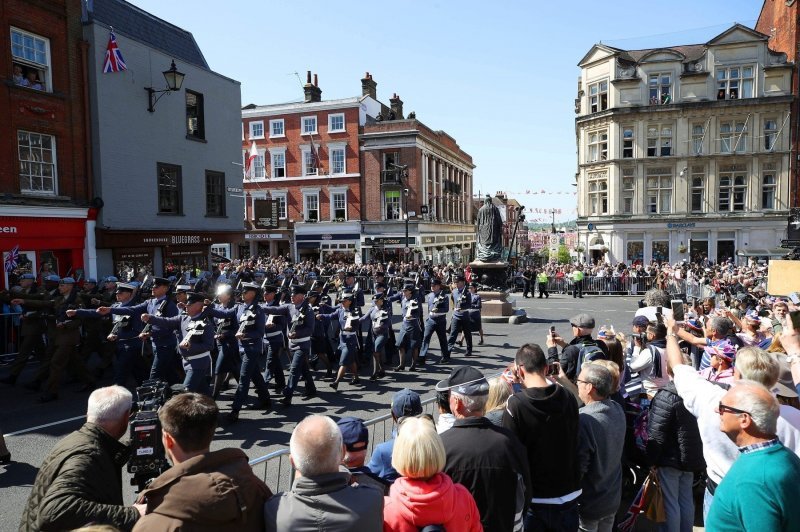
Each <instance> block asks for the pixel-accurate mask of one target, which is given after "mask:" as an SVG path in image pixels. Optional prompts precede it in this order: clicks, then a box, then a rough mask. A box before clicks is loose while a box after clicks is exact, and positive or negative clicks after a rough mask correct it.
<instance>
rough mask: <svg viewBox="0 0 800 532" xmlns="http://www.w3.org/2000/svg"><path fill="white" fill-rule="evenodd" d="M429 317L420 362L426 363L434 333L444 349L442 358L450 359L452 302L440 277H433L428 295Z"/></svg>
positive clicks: (426, 321) (422, 364)
mask: <svg viewBox="0 0 800 532" xmlns="http://www.w3.org/2000/svg"><path fill="white" fill-rule="evenodd" d="M427 304H428V319H426V320H425V334H424V335H423V337H422V349H420V352H419V364H420V365H421V366H424V365H425V357H426V356H427V354H428V348H429V346H430V343H431V337H432V336H433V333H436V337H437V338H438V339H439V349H441V350H442V358H443V359H445V360H449V359H450V350H449V349H448V346H447V312H448V311H449V310H450V302H449V301H448V298H447V294H445V293H444V290H442V281H441V280H440V279H438V278H434V279H431V292H430V293H429V294H428V296H427Z"/></svg>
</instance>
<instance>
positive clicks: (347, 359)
mask: <svg viewBox="0 0 800 532" xmlns="http://www.w3.org/2000/svg"><path fill="white" fill-rule="evenodd" d="M353 299H354V295H353V294H352V293H350V292H342V293H341V294H340V296H339V306H337V307H336V308H335V309H334V310H333V311H332V312H328V313H320V314H318V315H317V320H320V321H322V322H323V323H326V322H328V321H330V320H336V321H338V322H339V352H340V353H341V354H340V355H339V357H340V358H339V371H338V372H337V373H336V378H335V379H334V381H333V382H332V383H331V388H333V389H334V390H336V389H337V388H338V387H339V382H340V381H341V380H342V379H344V375H345V373H346V371H347V370H348V369H349V370H350V372H351V373H352V374H353V379H352V380H351V381H350V384H351V385H353V386H356V385H358V384H361V379H359V378H358V367H357V365H356V356H357V353H358V339H357V338H356V335H357V331H358V330H359V329H360V328H361V323H362V321H364V318H365V316H362V315H361V313H360V312H359V310H358V307H356V306H355V305H354V303H353ZM366 318H367V319H369V318H368V317H366Z"/></svg>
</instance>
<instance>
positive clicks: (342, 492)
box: [264, 415, 383, 532]
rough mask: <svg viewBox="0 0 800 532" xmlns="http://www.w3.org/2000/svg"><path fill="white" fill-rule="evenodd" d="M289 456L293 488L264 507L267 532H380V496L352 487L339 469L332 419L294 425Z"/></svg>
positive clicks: (339, 445)
mask: <svg viewBox="0 0 800 532" xmlns="http://www.w3.org/2000/svg"><path fill="white" fill-rule="evenodd" d="M289 452H290V456H291V460H292V465H293V466H294V468H295V469H296V473H295V481H294V485H293V486H292V489H291V491H288V492H284V493H279V494H278V495H276V496H275V497H273V498H272V499H270V500H269V501H267V504H266V505H265V506H264V516H265V521H266V530H267V532H278V531H280V532H283V531H286V532H289V531H292V532H296V531H312V530H325V531H326V532H336V531H350V530H364V531H367V530H380V527H381V521H382V514H383V493H382V492H380V491H378V490H376V489H374V488H371V487H366V486H360V485H359V486H351V485H350V473H347V472H342V471H340V470H339V466H340V464H341V463H342V458H343V457H344V454H345V453H344V445H343V442H342V433H341V432H340V431H339V427H338V426H337V425H336V423H334V422H333V420H332V419H331V418H329V417H327V416H318V415H313V416H308V417H306V418H305V419H304V420H303V421H301V422H300V423H298V424H297V427H295V429H294V431H293V432H292V437H291V438H290V440H289Z"/></svg>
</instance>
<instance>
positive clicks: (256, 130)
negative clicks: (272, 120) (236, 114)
mask: <svg viewBox="0 0 800 532" xmlns="http://www.w3.org/2000/svg"><path fill="white" fill-rule="evenodd" d="M250 138H251V139H263V138H264V122H263V121H262V120H259V121H258V122H250Z"/></svg>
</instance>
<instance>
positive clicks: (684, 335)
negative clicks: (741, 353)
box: [677, 316, 741, 371]
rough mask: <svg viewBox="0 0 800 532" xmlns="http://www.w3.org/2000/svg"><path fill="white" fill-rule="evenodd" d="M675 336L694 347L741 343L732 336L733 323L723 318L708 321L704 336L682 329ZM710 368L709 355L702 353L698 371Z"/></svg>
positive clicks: (715, 317)
mask: <svg viewBox="0 0 800 532" xmlns="http://www.w3.org/2000/svg"><path fill="white" fill-rule="evenodd" d="M677 334H678V337H679V338H680V339H681V340H683V341H684V342H687V343H689V344H690V345H693V346H695V347H716V346H718V345H719V344H720V343H722V342H725V341H728V340H729V341H731V342H732V343H734V344H735V345H737V346H739V345H740V343H741V342H740V341H739V339H738V338H737V337H736V335H734V334H733V322H732V321H731V320H730V319H729V318H726V317H725V316H713V317H712V318H711V319H710V320H708V322H707V325H706V330H705V336H700V337H697V336H694V335H693V334H692V333H690V332H689V331H686V330H684V329H678V332H677ZM710 366H711V355H710V354H708V353H706V352H705V351H704V352H703V355H702V358H701V359H700V367H699V368H698V369H699V370H700V371H703V370H704V369H706V368H708V367H710Z"/></svg>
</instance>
